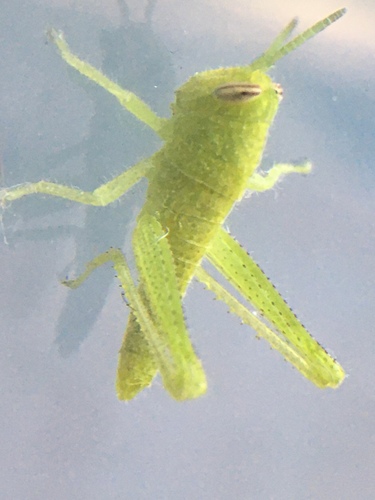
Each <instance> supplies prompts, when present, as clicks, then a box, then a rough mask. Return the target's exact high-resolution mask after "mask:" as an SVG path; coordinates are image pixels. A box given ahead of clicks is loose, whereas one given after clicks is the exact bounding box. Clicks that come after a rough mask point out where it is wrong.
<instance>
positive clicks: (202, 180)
mask: <svg viewBox="0 0 375 500" xmlns="http://www.w3.org/2000/svg"><path fill="white" fill-rule="evenodd" d="M231 82H247V83H254V84H257V85H259V86H260V87H261V88H262V90H263V92H262V94H261V95H260V96H258V97H256V98H254V99H250V100H249V101H246V102H232V101H226V100H220V99H218V98H217V97H216V96H215V94H214V91H215V89H216V88H218V87H220V86H222V85H225V84H228V83H231ZM278 101H279V97H278V96H277V93H276V92H275V89H274V85H273V83H272V81H271V79H270V78H269V77H268V76H267V75H265V74H264V73H262V72H260V71H254V72H252V71H251V70H250V69H247V68H246V69H244V68H226V69H219V70H213V71H207V72H204V73H199V74H198V75H196V76H194V77H192V78H191V79H190V80H189V81H188V82H187V83H186V84H185V85H184V86H183V87H181V88H180V89H179V90H178V91H177V93H176V102H175V104H174V105H173V117H172V119H171V123H168V126H169V127H171V130H172V131H173V133H172V134H171V136H170V137H167V141H166V143H165V145H164V146H163V148H162V149H161V150H160V151H159V152H158V153H156V154H155V156H154V157H153V163H154V165H155V169H154V170H153V171H152V172H151V174H150V176H149V188H148V191H147V200H146V203H145V205H144V207H143V209H142V212H141V215H143V214H144V213H148V214H151V215H153V216H156V217H157V218H158V220H159V221H160V223H161V225H162V227H163V228H165V230H166V233H168V235H167V238H168V240H169V243H170V246H171V250H172V253H173V256H174V260H175V265H176V274H177V278H178V281H179V284H180V287H181V293H182V294H183V293H184V292H185V289H186V286H187V285H188V283H189V282H190V280H191V278H192V276H193V275H194V271H195V269H196V267H197V265H198V264H199V262H200V260H201V259H202V257H203V256H204V255H205V253H206V251H207V247H208V245H209V244H210V242H211V241H212V239H213V236H214V235H215V233H216V231H217V230H218V229H219V227H220V226H221V225H222V223H223V222H224V220H225V218H226V217H227V216H228V214H229V212H230V210H231V209H232V207H233V205H234V203H235V202H236V201H238V200H240V199H241V198H242V196H243V195H244V192H245V190H246V186H247V182H248V180H249V178H250V177H251V175H252V173H253V172H254V170H255V169H256V168H257V166H258V164H259V162H260V159H261V155H262V152H263V149H264V145H265V141H266V138H267V133H268V130H269V126H270V124H271V122H272V120H273V118H274V115H275V113H276V110H277V107H278Z"/></svg>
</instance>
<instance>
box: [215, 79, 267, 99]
mask: <svg viewBox="0 0 375 500" xmlns="http://www.w3.org/2000/svg"><path fill="white" fill-rule="evenodd" d="M261 93H262V89H261V88H260V86H259V85H257V84H255V83H247V82H244V83H242V82H234V83H226V84H225V85H221V86H220V87H218V88H217V89H215V90H214V95H215V96H216V97H217V98H218V99H221V100H223V101H229V102H246V101H249V100H250V99H252V98H253V97H257V96H258V95H260V94H261Z"/></svg>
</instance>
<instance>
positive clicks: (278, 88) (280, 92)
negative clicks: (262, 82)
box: [273, 83, 284, 101]
mask: <svg viewBox="0 0 375 500" xmlns="http://www.w3.org/2000/svg"><path fill="white" fill-rule="evenodd" d="M273 88H274V90H275V92H276V94H277V97H278V98H279V101H281V99H282V98H283V94H284V91H283V88H282V86H281V85H280V84H279V83H275V84H274V86H273Z"/></svg>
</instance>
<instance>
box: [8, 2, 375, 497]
mask: <svg viewBox="0 0 375 500" xmlns="http://www.w3.org/2000/svg"><path fill="white" fill-rule="evenodd" d="M128 3H129V7H130V11H131V19H132V22H131V23H130V24H129V25H128V29H127V30H126V31H123V30H121V29H120V21H119V20H120V14H119V9H118V6H117V2H115V1H114V0H113V1H109V0H108V1H107V2H106V3H103V2H100V1H92V2H90V1H89V0H86V1H83V0H82V1H75V2H69V3H68V2H63V1H62V0H60V1H54V2H51V1H48V2H47V1H46V2H41V1H39V2H33V1H31V0H29V1H21V0H13V1H12V2H7V5H6V6H5V7H2V16H1V20H0V37H1V44H0V53H1V58H2V70H1V73H0V109H1V115H0V159H1V172H2V174H3V177H4V184H5V185H8V186H9V185H13V184H16V183H19V182H23V181H26V180H29V181H36V180H39V179H41V178H45V179H49V180H54V181H59V182H64V183H67V184H70V185H76V186H82V187H83V188H85V189H89V188H90V189H92V188H93V187H94V186H96V185H98V184H99V183H101V182H103V180H105V179H109V178H112V177H113V176H114V175H116V174H117V173H118V172H120V171H121V170H122V169H123V168H124V166H125V165H127V164H133V163H135V162H136V161H137V160H138V159H140V158H142V157H144V156H148V155H149V154H150V153H151V152H152V151H153V150H155V148H157V147H158V140H157V138H155V137H154V136H153V135H152V133H146V131H145V130H144V128H143V127H142V126H140V127H139V126H138V127H137V126H136V122H133V121H128V117H125V115H124V114H122V113H121V110H119V113H118V114H117V112H116V110H117V109H118V108H117V106H116V103H114V104H113V103H112V101H111V99H108V98H107V96H106V95H103V94H102V93H101V92H98V91H97V89H93V88H92V87H90V86H86V87H85V86H83V81H82V79H80V78H78V77H77V76H76V75H74V74H72V73H71V72H69V71H67V68H66V66H65V65H64V63H63V62H61V61H60V59H59V56H58V54H57V52H56V50H55V48H54V47H53V46H52V45H51V44H48V42H46V38H45V35H44V32H45V29H46V28H48V27H49V26H54V27H56V28H58V29H62V30H63V31H64V32H65V33H66V37H67V40H68V41H69V43H70V45H71V47H72V48H73V49H74V50H75V52H76V53H77V54H79V55H80V56H81V57H85V58H87V59H89V60H90V61H91V62H92V63H93V64H96V65H98V66H100V65H101V67H102V69H104V71H106V72H107V73H109V74H110V76H112V77H114V78H116V79H117V81H119V82H121V81H122V76H121V75H122V74H123V73H125V74H127V78H129V79H130V80H131V81H132V83H131V85H134V87H133V88H134V91H136V92H138V93H139V94H140V95H141V96H142V97H143V98H144V99H146V100H147V101H148V102H149V103H150V104H151V105H152V106H153V107H154V108H155V109H157V110H158V111H159V112H161V113H164V114H166V113H168V103H169V102H170V101H171V100H172V98H173V93H172V91H173V88H175V87H176V86H178V85H180V84H181V83H182V82H183V81H185V80H186V79H187V78H188V77H189V76H190V75H191V74H193V73H194V72H195V71H201V70H203V69H209V68H215V67H218V66H220V65H232V64H236V63H238V64H244V63H245V62H246V61H250V60H252V59H253V58H254V57H256V56H258V55H259V54H260V53H261V52H262V51H263V50H264V49H265V48H266V47H267V46H268V45H269V43H270V42H271V41H272V39H273V37H274V36H275V35H277V33H279V31H280V30H281V29H282V27H284V25H285V24H286V23H287V22H288V21H290V19H291V18H292V17H293V16H295V15H298V16H299V18H300V21H301V26H300V27H299V29H301V30H302V29H303V28H305V27H307V26H309V25H311V24H312V23H313V22H315V21H316V20H318V19H321V18H322V17H324V16H325V15H327V14H328V13H330V12H332V11H334V10H335V9H337V8H339V7H342V6H344V4H343V3H340V2H338V1H336V0H335V1H333V0H332V1H325V2H323V1H322V2H318V3H315V4H314V7H313V6H312V5H311V4H310V3H309V2H306V1H302V0H295V1H289V0H288V1H287V2H283V4H282V6H281V4H280V3H279V2H272V1H270V0H263V1H262V2H258V1H257V2H255V1H250V0H249V1H244V0H233V1H232V2H224V1H218V0H215V1H213V0H212V1H208V0H207V1H197V0H193V1H192V2H189V5H187V4H186V2H179V1H178V2H171V1H169V0H164V1H163V0H159V1H158V2H157V5H156V8H155V12H154V15H153V21H152V25H151V26H150V25H144V24H142V25H140V22H141V21H143V20H144V16H143V10H144V9H143V6H144V4H143V3H142V4H141V3H140V2H135V1H130V0H129V1H128ZM47 5H48V7H47ZM345 6H346V7H348V13H347V14H346V16H345V17H344V18H343V19H342V20H340V21H338V22H337V23H336V24H335V25H334V26H332V27H330V28H329V29H328V30H327V31H326V32H324V33H322V34H320V35H319V36H317V37H316V38H315V39H313V40H311V41H310V42H309V43H308V44H307V45H305V46H303V47H301V48H300V49H299V50H298V51H297V52H295V53H293V54H290V55H289V56H288V57H286V58H285V59H284V60H282V61H280V62H279V63H278V64H277V66H276V68H275V69H274V70H273V72H272V74H273V76H274V79H275V80H276V81H277V82H279V83H280V84H281V85H282V86H283V88H284V100H283V102H282V104H281V109H280V113H279V115H278V117H277V118H276V121H275V124H274V126H273V127H272V130H271V137H270V141H269V144H268V147H267V148H266V157H265V158H264V162H263V166H264V168H265V169H267V168H268V167H269V166H270V165H272V163H273V162H276V161H300V160H301V159H305V158H308V159H309V160H311V161H312V162H313V164H314V170H313V173H312V174H310V175H309V176H306V177H302V176H294V177H292V176H289V177H287V178H286V179H285V181H284V182H283V183H282V184H280V185H279V186H278V187H277V188H276V189H275V190H274V191H273V192H269V193H264V194H259V195H253V196H252V197H251V198H250V199H248V200H244V201H243V202H242V204H241V205H239V206H238V207H236V209H235V210H234V211H233V213H232V214H231V216H230V219H229V220H228V226H229V228H230V230H231V232H232V233H233V234H234V235H236V237H237V238H238V239H239V240H240V242H241V243H242V244H243V245H244V246H245V248H246V249H247V250H249V251H250V252H251V254H252V256H253V257H254V258H255V259H256V261H257V262H258V263H259V264H260V265H261V267H262V268H263V270H264V271H265V272H266V273H267V274H268V275H269V276H270V278H271V279H272V281H273V282H274V284H275V285H276V286H277V288H278V289H279V290H280V291H281V292H282V294H283V296H284V297H285V298H286V299H287V300H288V302H289V304H290V305H291V306H292V307H293V310H294V311H295V312H296V313H297V315H298V316H299V318H300V319H301V321H302V322H303V323H304V324H305V325H306V326H307V328H308V329H309V331H310V332H311V333H312V334H313V335H314V336H315V337H316V338H317V339H318V340H319V341H320V342H321V343H322V344H323V345H324V346H325V347H327V348H329V350H330V352H333V353H334V354H335V355H336V356H337V357H338V359H339V360H340V362H341V363H342V365H343V366H344V368H345V369H346V371H347V372H348V374H349V376H348V378H347V379H346V380H345V382H344V383H343V385H342V386H341V387H340V388H339V389H338V390H336V391H330V390H327V391H321V390H318V389H316V388H315V387H314V386H313V385H311V384H309V383H308V382H307V381H306V380H304V379H303V378H302V377H301V376H300V375H299V374H298V373H297V372H296V371H295V370H293V369H291V367H290V366H288V365H287V364H286V363H284V362H283V360H282V359H281V357H280V356H279V355H278V354H277V353H274V352H272V351H270V350H269V348H268V346H267V345H266V343H265V342H262V341H256V339H254V334H253V332H252V331H251V330H250V329H249V328H247V327H245V326H241V325H239V323H238V320H237V318H235V317H232V316H230V315H228V314H226V310H225V307H224V306H223V304H221V303H219V302H214V301H213V300H212V295H211V294H210V293H209V292H206V291H205V290H203V289H202V287H201V286H200V285H199V284H198V283H193V284H192V285H191V289H190V291H189V292H188V297H187V300H186V308H185V312H186V316H187V318H188V325H189V328H190V332H191V335H192V338H193V342H194V346H195V347H196V349H197V351H198V353H199V355H200V356H201V358H202V360H203V363H204V367H205V369H206V372H207V376H208V383H209V390H208V393H207V396H205V397H204V398H202V399H200V400H197V401H193V402H187V403H183V404H179V403H176V402H175V401H173V400H171V399H170V398H169V397H168V396H167V394H166V393H165V392H164V391H163V389H162V387H161V383H160V381H157V382H156V383H155V384H154V386H153V387H152V389H151V390H149V391H147V392H145V393H144V394H141V395H140V396H139V398H137V399H136V400H135V401H133V402H131V403H129V404H124V403H120V402H118V401H117V399H116V397H115V391H114V378H115V370H116V363H117V350H118V348H119V346H120V342H121V337H122V334H123V331H124V329H125V325H126V315H127V310H126V306H125V304H124V301H123V299H122V297H121V293H120V290H119V288H118V286H117V283H116V281H115V280H113V279H112V277H113V274H114V273H113V270H111V269H110V268H109V267H108V268H107V269H101V270H99V271H98V273H97V275H96V276H92V277H91V280H90V281H89V282H87V283H86V284H85V285H84V287H82V288H80V289H78V290H76V291H69V290H67V289H65V288H64V287H63V286H62V285H60V284H59V279H63V278H65V276H66V275H68V276H69V277H71V276H72V275H74V272H75V269H76V267H78V268H81V266H82V265H83V263H84V262H85V261H86V260H89V259H90V258H91V257H93V256H94V255H96V254H97V253H99V252H100V251H102V250H105V249H106V248H107V247H109V246H111V245H112V246H123V248H124V250H125V251H126V252H129V250H130V245H129V241H130V239H129V235H130V234H131V231H132V230H133V227H134V225H133V221H134V219H135V214H136V213H137V210H138V209H139V207H140V206H141V203H142V199H143V198H142V197H143V193H142V189H139V190H135V191H132V193H130V194H129V195H128V196H127V198H126V200H124V201H123V202H121V203H116V204H115V206H114V207H111V208H109V209H108V210H106V209H95V208H94V209H90V210H92V211H91V212H90V211H89V210H88V209H85V208H82V207H80V206H76V205H74V204H71V203H67V202H64V201H57V200H54V201H51V200H48V199H47V198H43V197H39V198H37V197H33V198H30V199H28V200H24V201H23V200H21V201H20V202H17V203H14V204H13V205H12V206H11V207H10V208H9V209H7V210H6V211H5V213H4V214H3V219H4V226H5V236H6V238H7V240H8V245H5V244H4V243H3V242H2V243H1V244H0V276H1V281H0V301H1V304H2V306H1V310H0V325H1V331H2V334H1V336H0V370H1V378H2V386H1V387H2V398H1V406H0V409H1V414H2V423H1V426H0V439H1V442H2V447H1V453H0V457H1V458H0V464H1V467H0V471H1V472H0V480H1V485H2V495H3V496H4V498H12V499H15V500H18V499H25V498H27V499H31V500H33V499H40V498H55V499H58V500H60V499H66V498H80V499H86V498H90V499H102V498H109V499H117V498H119V499H120V498H139V499H149V498H160V499H162V498H178V499H180V498H181V499H185V498H186V499H190V498H202V499H205V498H220V499H227V498H228V499H229V498H233V497H236V498H256V499H268V498H275V499H285V500H289V499H291V498H293V499H294V498H296V499H308V498H314V499H315V498H319V499H325V498H327V499H328V498H342V499H353V498H371V497H372V496H373V495H374V483H373V477H374V470H373V463H374V461H375V456H374V455H375V425H374V418H373V415H374V410H375V404H374V382H373V381H374V377H375V363H374V361H375V347H374V333H373V329H374V326H373V324H374V321H373V304H374V299H375V297H374V295H375V294H374V268H375V259H374V250H373V249H374V245H375V241H374V217H373V214H374V208H375V207H374V205H375V203H374V189H375V171H374V166H373V165H374V148H373V116H374V111H375V110H374V100H373V94H374V92H373V82H374V72H375V67H374V60H373V57H372V53H373V23H372V21H371V20H372V19H373V16H374V7H373V5H372V3H371V2H369V1H368V2H352V1H348V2H346V5H345ZM208 20H209V22H207V21H208ZM129 26H130V27H131V29H130V28H129ZM130 32H131V33H132V36H131V37H130ZM121 37H123V38H121ZM125 38H126V42H125ZM100 43H101V49H100ZM120 47H121V48H124V47H126V50H124V53H121V54H119V55H118V59H115V60H114V59H112V58H113V54H115V53H116V51H117V50H119V48H120ZM104 56H106V57H104ZM103 58H104V60H103ZM139 58H141V59H142V60H143V61H144V62H143V63H142V64H136V65H135V64H134V63H135V62H136V61H137V60H138V59H139ZM125 60H126V63H125ZM121 61H122V62H123V63H124V64H123V66H122V67H121V64H120V63H121ZM111 66H113V67H112V69H111ZM142 66H143V67H142ZM116 71H118V73H116ZM145 75H146V76H145ZM129 85H130V84H129ZM121 127H122V128H121ZM103 210H104V213H103ZM124 242H125V243H124ZM56 338H58V341H56Z"/></svg>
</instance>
